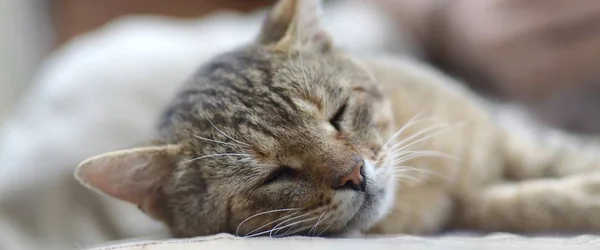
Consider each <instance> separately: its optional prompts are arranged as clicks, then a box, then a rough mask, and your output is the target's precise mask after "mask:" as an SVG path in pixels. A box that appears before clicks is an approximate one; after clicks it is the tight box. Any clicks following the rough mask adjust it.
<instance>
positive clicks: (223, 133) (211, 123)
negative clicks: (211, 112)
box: [207, 119, 251, 147]
mask: <svg viewBox="0 0 600 250" xmlns="http://www.w3.org/2000/svg"><path fill="white" fill-rule="evenodd" d="M207 120H208V122H210V125H212V126H213V128H215V129H216V130H217V131H219V133H221V134H222V135H223V136H225V137H227V138H229V139H230V140H232V141H234V142H237V143H239V144H242V145H245V146H248V147H251V145H250V144H247V143H243V142H241V141H238V140H236V139H233V138H231V136H228V135H227V134H225V132H223V131H221V130H220V129H219V128H217V126H215V124H213V122H212V121H211V120H210V119H207Z"/></svg>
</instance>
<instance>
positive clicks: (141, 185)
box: [75, 145, 181, 220]
mask: <svg viewBox="0 0 600 250" xmlns="http://www.w3.org/2000/svg"><path fill="white" fill-rule="evenodd" d="M180 151H181V148H180V146H178V145H163V146H152V147H141V148H135V149H128V150H121V151H116V152H111V153H106V154H102V155H99V156H95V157H92V158H89V159H87V160H85V161H83V162H82V163H81V164H80V165H79V166H78V167H77V169H76V171H75V177H76V178H77V179H78V180H79V181H80V182H81V183H83V184H84V185H85V186H87V187H89V188H91V189H93V190H97V191H99V192H102V193H104V194H107V195H110V196H112V197H114V198H117V199H120V200H123V201H126V202H130V203H133V204H134V205H137V206H138V207H139V208H140V209H141V210H143V211H144V212H146V213H147V214H148V215H150V216H152V217H154V218H155V219H158V220H164V218H165V214H164V208H163V205H164V204H163V203H164V202H163V197H164V196H163V193H162V191H163V188H164V185H165V183H166V181H167V180H168V179H169V177H170V176H171V175H172V173H173V171H174V169H175V167H176V165H177V162H178V160H177V159H178V157H177V155H178V154H179V153H180Z"/></svg>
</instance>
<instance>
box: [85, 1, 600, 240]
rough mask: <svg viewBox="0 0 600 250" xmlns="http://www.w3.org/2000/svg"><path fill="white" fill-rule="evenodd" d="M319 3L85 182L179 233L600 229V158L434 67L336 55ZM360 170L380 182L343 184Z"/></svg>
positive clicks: (286, 13)
mask: <svg viewBox="0 0 600 250" xmlns="http://www.w3.org/2000/svg"><path fill="white" fill-rule="evenodd" d="M318 7H319V1H316V0H296V1H293V0H282V1H280V2H279V4H278V5H277V6H276V7H275V8H274V10H273V11H272V12H271V14H270V15H269V16H268V18H267V20H266V21H265V24H264V26H263V30H262V33H261V34H260V36H259V39H258V41H257V42H256V43H255V44H251V45H248V46H245V47H243V48H240V49H238V50H236V51H232V52H229V53H226V54H224V55H221V56H219V57H217V58H215V59H213V60H212V61H210V62H209V63H207V64H206V65H204V66H203V67H202V68H201V69H200V70H199V71H198V73H197V74H196V75H195V76H194V77H192V78H191V79H190V81H189V82H188V83H187V84H186V85H185V86H184V87H183V88H182V90H181V91H180V93H179V94H178V95H177V97H175V98H174V100H173V102H172V104H171V105H170V107H168V109H167V110H166V112H165V114H164V116H163V117H162V119H161V122H160V129H159V132H160V133H159V134H160V136H159V139H158V140H157V141H158V142H157V143H155V145H153V146H148V147H142V148H139V149H135V150H128V151H122V152H117V153H109V154H105V155H101V156H98V157H95V158H92V159H89V160H86V161H85V162H83V163H82V164H81V165H80V166H79V167H78V170H77V173H76V175H77V177H78V178H79V179H80V180H81V181H82V182H83V183H85V184H86V185H88V186H90V187H91V188H94V189H97V190H99V191H101V192H104V193H107V194H109V195H111V196H114V197H116V198H118V199H122V200H125V201H128V202H131V203H134V204H136V205H138V206H139V207H140V209H142V210H143V211H144V212H146V213H147V214H149V215H150V216H152V217H154V218H156V219H158V220H162V221H164V222H165V223H166V224H167V225H168V226H169V227H170V229H171V231H172V233H173V235H174V236H177V237H187V236H199V235H208V234H215V233H219V232H229V233H234V234H239V235H247V236H252V235H272V236H273V235H276V236H281V235H289V234H305V235H320V234H339V233H345V232H350V231H357V230H360V231H363V232H370V233H433V232H438V231H440V230H443V229H446V228H449V227H461V228H473V229H479V230H488V231H492V230H506V231H545V230H596V229H599V228H600V209H598V208H600V203H599V202H597V201H596V200H595V199H597V198H595V197H594V195H595V192H596V191H597V190H598V188H597V186H598V185H597V183H600V182H598V181H599V180H598V176H596V175H579V174H580V173H584V172H591V171H592V170H594V169H595V168H596V166H597V164H596V163H595V162H586V161H583V158H584V156H583V154H581V152H577V151H578V150H570V151H568V153H567V150H569V149H567V148H564V147H562V146H560V145H554V144H552V145H551V144H547V145H544V146H543V147H542V146H539V145H537V144H535V143H531V142H530V141H523V140H521V139H520V138H517V137H516V136H514V135H512V131H510V130H506V129H505V127H503V126H502V124H503V123H504V122H505V121H504V120H495V119H494V118H495V117H498V116H494V114H493V113H492V112H491V111H489V110H488V109H486V108H485V105H484V103H483V102H482V101H480V100H478V99H477V97H475V96H474V95H473V94H471V93H470V92H468V91H466V90H464V89H461V88H459V87H452V85H453V83H451V82H450V81H449V80H448V79H447V78H446V77H444V76H442V75H440V74H438V73H436V72H434V71H430V70H428V69H427V68H426V67H425V66H420V65H417V64H412V63H406V62H390V61H385V60H368V59H360V60H359V59H357V58H353V57H351V56H350V55H347V54H345V53H344V52H341V51H337V50H335V49H333V48H332V46H331V44H332V43H331V41H330V40H329V37H328V36H327V35H326V34H325V33H324V32H323V31H322V30H321V28H320V26H319V24H318V15H317V14H318ZM332 119H337V120H334V121H332ZM337 128H339V130H338V129H337ZM396 131H402V133H400V134H397V133H396V134H395V132H396ZM557 137H560V138H562V137H561V136H557ZM557 141H560V142H561V143H562V142H565V141H566V142H569V141H567V140H563V139H560V140H557ZM403 146H404V148H403ZM398 149H401V150H399V151H398ZM555 149H558V151H556V150H555ZM563 149H564V152H563ZM559 151H561V152H560V153H557V152H559ZM419 156H421V157H419ZM402 157H404V158H402ZM399 159H404V160H401V161H399ZM357 167H362V171H363V172H361V173H362V174H363V176H364V179H366V185H365V187H366V188H365V190H355V189H353V188H349V187H348V186H345V185H343V184H344V183H341V184H340V183H339V182H340V180H346V179H345V178H346V177H347V176H348V175H349V174H351V173H356V168H357ZM278 174H279V175H278ZM274 176H279V177H278V178H275V179H274V180H273V177H274ZM551 177H556V179H542V178H551ZM533 178H536V179H535V180H534V179H533ZM547 192H551V194H552V195H547ZM596 217H598V218H596Z"/></svg>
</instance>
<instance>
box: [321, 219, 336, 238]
mask: <svg viewBox="0 0 600 250" xmlns="http://www.w3.org/2000/svg"><path fill="white" fill-rule="evenodd" d="M333 224H335V220H334V219H332V220H331V223H329V225H328V226H327V227H326V228H324V229H323V230H322V231H321V232H320V233H319V234H317V237H319V236H321V235H322V234H323V233H325V232H326V231H327V229H329V228H330V227H331V226H333Z"/></svg>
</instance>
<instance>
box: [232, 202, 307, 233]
mask: <svg viewBox="0 0 600 250" xmlns="http://www.w3.org/2000/svg"><path fill="white" fill-rule="evenodd" d="M298 210H299V209H297V208H285V209H275V210H269V211H265V212H261V213H257V214H255V215H252V216H250V217H248V218H246V219H245V220H243V221H242V222H241V223H240V224H239V225H238V227H237V229H236V230H235V234H236V235H237V236H239V234H238V232H239V231H240V227H241V226H242V225H243V224H244V223H246V222H247V221H249V220H251V219H252V218H256V217H257V216H261V215H265V214H271V213H277V212H289V211H298ZM297 213H298V212H296V213H294V214H297ZM292 215H293V214H292ZM273 222H275V221H272V222H270V223H269V224H271V223H273ZM267 225H268V224H267ZM259 229H260V228H259ZM254 230H257V229H254ZM250 233H252V232H250ZM250 233H247V234H246V235H248V234H250Z"/></svg>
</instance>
